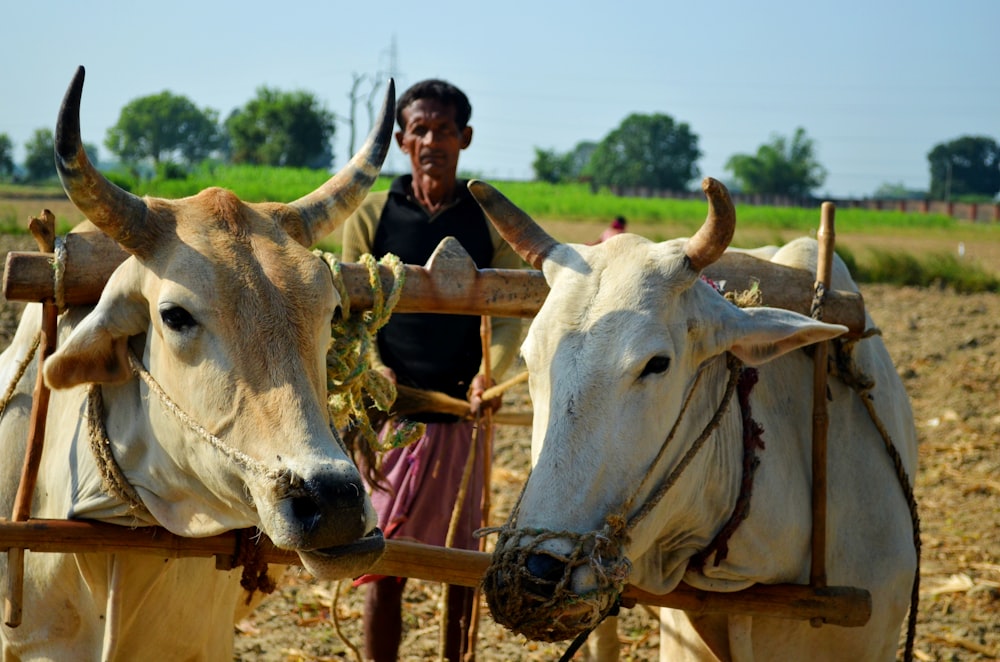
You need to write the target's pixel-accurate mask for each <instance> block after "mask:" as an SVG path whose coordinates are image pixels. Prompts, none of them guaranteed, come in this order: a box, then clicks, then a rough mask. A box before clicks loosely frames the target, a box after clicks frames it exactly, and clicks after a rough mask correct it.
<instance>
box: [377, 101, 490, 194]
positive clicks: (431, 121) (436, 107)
mask: <svg viewBox="0 0 1000 662" xmlns="http://www.w3.org/2000/svg"><path fill="white" fill-rule="evenodd" d="M402 115H403V120H404V127H405V128H404V129H403V130H402V131H397V132H396V142H397V143H399V148H400V149H401V150H403V153H405V154H408V155H409V157H410V167H411V168H412V169H413V174H414V175H419V174H423V175H427V176H430V177H432V178H442V177H454V176H455V171H456V170H457V169H458V154H459V152H461V151H462V150H463V149H465V148H466V147H468V146H469V142H470V141H471V140H472V127H469V126H467V127H465V128H464V129H459V128H458V124H457V123H456V122H455V109H454V108H453V107H452V106H451V105H448V104H444V103H442V102H440V101H438V100H436V99H417V100H416V101H414V102H413V103H411V104H410V105H409V106H407V107H406V108H404V109H403V113H402Z"/></svg>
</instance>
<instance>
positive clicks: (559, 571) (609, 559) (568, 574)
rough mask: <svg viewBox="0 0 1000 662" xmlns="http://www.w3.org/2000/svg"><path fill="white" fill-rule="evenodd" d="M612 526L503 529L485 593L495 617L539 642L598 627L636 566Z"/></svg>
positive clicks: (486, 579)
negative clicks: (557, 530) (561, 529)
mask: <svg viewBox="0 0 1000 662" xmlns="http://www.w3.org/2000/svg"><path fill="white" fill-rule="evenodd" d="M631 567H632V566H631V563H630V562H629V560H628V559H627V558H625V557H624V555H623V544H622V542H621V541H619V540H617V537H616V536H611V535H609V532H608V531H607V530H605V531H594V532H591V533H587V534H573V533H570V532H565V531H564V532H560V533H555V532H551V531H543V530H537V529H534V530H524V529H512V528H504V529H501V531H500V537H499V539H498V540H497V544H496V549H495V551H494V552H493V558H492V561H491V563H490V566H489V568H488V569H487V571H486V576H485V578H484V579H483V592H484V593H485V595H486V600H487V603H488V604H489V607H490V613H491V614H492V616H493V619H494V620H495V621H497V622H498V623H500V624H501V625H503V626H504V627H506V628H508V629H510V630H512V631H514V632H516V633H518V634H522V635H524V636H525V637H527V638H528V639H533V640H536V641H563V640H565V639H572V638H573V637H575V636H576V635H578V634H580V633H581V632H585V631H588V630H590V629H593V628H594V627H596V626H597V625H598V624H599V623H600V622H601V621H602V620H603V619H604V618H605V617H606V616H607V615H608V614H609V613H611V612H612V610H613V609H614V608H615V607H616V606H617V604H618V598H619V596H620V595H621V592H622V589H623V588H624V586H625V581H626V579H627V577H628V575H629V572H630V571H631Z"/></svg>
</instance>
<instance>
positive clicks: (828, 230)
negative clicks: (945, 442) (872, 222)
mask: <svg viewBox="0 0 1000 662" xmlns="http://www.w3.org/2000/svg"><path fill="white" fill-rule="evenodd" d="M835 211H836V210H835V207H834V204H833V203H832V202H824V203H823V206H822V211H821V216H820V226H819V232H818V233H817V235H816V239H817V241H818V243H819V253H818V255H817V260H816V286H817V288H821V289H822V291H823V292H826V290H828V289H829V287H830V278H831V273H832V271H833V246H834V239H835V237H836V233H835V231H834V214H835ZM819 303H820V306H819V308H818V309H817V311H816V312H817V317H818V318H819V319H822V317H823V315H822V301H820V302H819ZM827 346H828V343H827V342H821V343H817V344H816V345H814V349H815V354H814V355H813V418H812V437H813V443H812V478H813V480H812V565H811V568H810V572H809V584H810V585H811V586H812V587H813V588H823V587H825V586H826V500H827V473H826V468H827V432H828V429H829V424H830V419H829V414H828V413H827V406H826V398H827V356H828V352H827ZM811 622H812V625H813V626H814V627H819V626H820V625H822V620H821V619H812V621H811Z"/></svg>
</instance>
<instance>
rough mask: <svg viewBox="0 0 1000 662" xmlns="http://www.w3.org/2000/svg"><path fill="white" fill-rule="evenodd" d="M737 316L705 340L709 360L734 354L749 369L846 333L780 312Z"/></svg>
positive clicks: (736, 312) (756, 311)
mask: <svg viewBox="0 0 1000 662" xmlns="http://www.w3.org/2000/svg"><path fill="white" fill-rule="evenodd" d="M733 311H734V314H733V315H731V316H727V317H728V319H725V320H723V322H722V324H720V325H719V326H717V327H716V328H715V332H714V334H713V333H710V334H709V335H710V336H714V337H713V338H707V339H706V346H705V349H706V350H707V353H706V357H705V358H707V357H708V356H711V355H714V354H717V353H719V354H721V353H722V352H725V351H729V352H732V353H733V355H735V356H736V358H738V359H740V360H741V361H743V362H744V363H746V364H747V365H751V366H755V365H761V364H762V363H767V362H768V361H771V360H773V359H776V358H778V357H779V356H781V355H782V354H787V353H788V352H791V351H793V350H796V349H798V348H800V347H804V346H806V345H812V344H813V343H818V342H824V341H826V340H830V339H831V338H836V337H837V336H840V335H842V334H844V333H846V332H847V327H846V326H842V325H840V324H826V323H825V322H817V321H816V320H814V319H812V318H809V317H806V316H805V315H800V314H798V313H793V312H791V311H788V310H783V309H781V308H744V309H739V308H735V307H733Z"/></svg>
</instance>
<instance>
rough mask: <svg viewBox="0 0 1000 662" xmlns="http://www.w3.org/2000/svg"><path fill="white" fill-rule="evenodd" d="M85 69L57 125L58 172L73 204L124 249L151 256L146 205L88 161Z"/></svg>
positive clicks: (78, 74)
mask: <svg viewBox="0 0 1000 662" xmlns="http://www.w3.org/2000/svg"><path fill="white" fill-rule="evenodd" d="M83 78H84V69H83V67H78V68H77V70H76V75H74V76H73V81H72V82H71V83H70V84H69V88H68V89H67V90H66V96H65V97H63V102H62V107H61V108H60V109H59V119H58V120H57V122H56V136H55V158H56V170H57V171H58V172H59V179H60V181H62V185H63V189H64V190H65V191H66V195H67V196H69V199H70V201H71V202H72V203H73V204H74V205H76V207H77V208H78V209H79V210H80V211H81V212H83V215H84V216H86V217H87V218H88V219H90V220H91V221H92V222H93V223H94V225H96V226H97V227H99V228H101V230H103V231H104V232H105V233H106V234H107V235H108V236H109V237H111V238H112V239H114V240H115V241H116V242H118V243H119V244H121V246H122V248H124V249H125V250H127V251H129V252H130V253H134V254H136V255H140V256H141V255H144V254H147V253H148V250H149V249H150V248H151V246H152V243H153V242H154V239H155V237H154V236H153V234H154V233H153V231H152V230H151V229H149V228H147V227H146V222H145V221H146V212H147V207H146V202H145V201H144V200H143V199H142V198H140V197H138V196H135V195H132V194H131V193H129V192H128V191H126V190H124V189H121V188H119V187H118V186H116V185H114V184H112V183H111V182H110V181H108V180H107V179H105V177H104V175H102V174H101V173H100V172H99V171H98V170H97V168H95V167H94V166H93V164H91V162H90V159H88V158H87V152H86V151H85V150H84V149H83V141H82V139H81V138H80V97H81V96H82V95H83Z"/></svg>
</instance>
